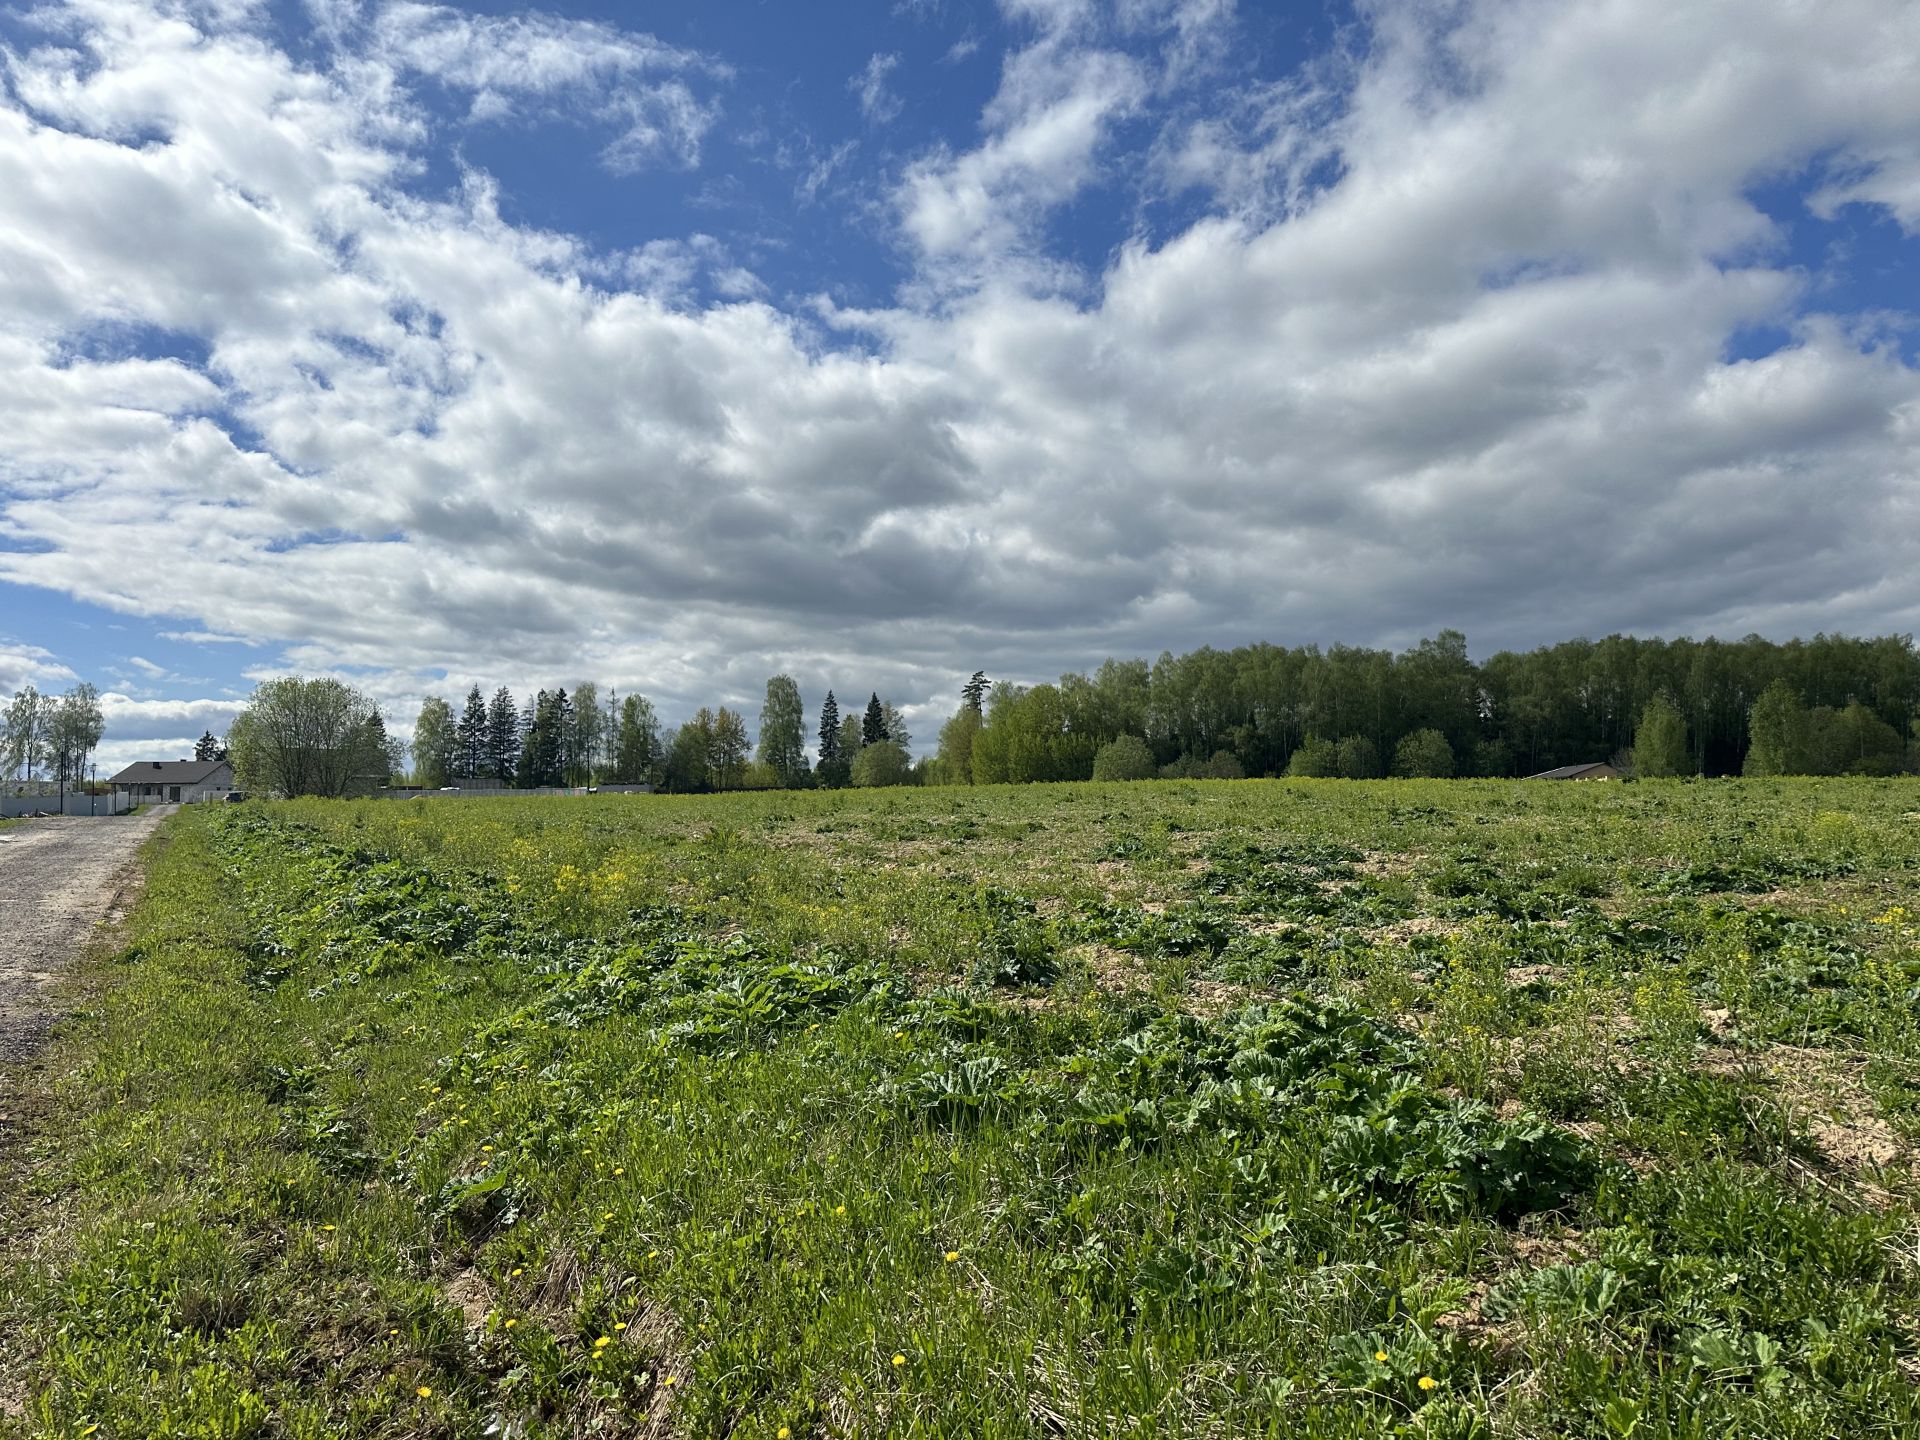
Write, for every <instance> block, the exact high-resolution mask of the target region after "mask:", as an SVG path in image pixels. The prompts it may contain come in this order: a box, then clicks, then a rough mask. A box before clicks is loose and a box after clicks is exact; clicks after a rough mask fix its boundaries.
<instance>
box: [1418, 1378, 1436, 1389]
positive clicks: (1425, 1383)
mask: <svg viewBox="0 0 1920 1440" xmlns="http://www.w3.org/2000/svg"><path fill="white" fill-rule="evenodd" d="M1439 1383H1440V1382H1439V1381H1438V1380H1436V1379H1434V1378H1433V1377H1432V1376H1431V1375H1422V1376H1421V1377H1420V1388H1421V1389H1422V1390H1431V1389H1433V1388H1434V1386H1436V1385H1438V1384H1439Z"/></svg>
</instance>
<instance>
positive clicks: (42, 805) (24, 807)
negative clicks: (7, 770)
mask: <svg viewBox="0 0 1920 1440" xmlns="http://www.w3.org/2000/svg"><path fill="white" fill-rule="evenodd" d="M132 808H133V802H132V801H130V800H129V799H128V798H127V797H126V796H125V795H69V796H67V801H66V807H65V808H64V809H62V808H61V804H60V797H59V796H58V795H0V820H10V819H12V818H13V817H14V816H16V815H124V814H125V813H126V812H127V811H129V810H131V809H132Z"/></svg>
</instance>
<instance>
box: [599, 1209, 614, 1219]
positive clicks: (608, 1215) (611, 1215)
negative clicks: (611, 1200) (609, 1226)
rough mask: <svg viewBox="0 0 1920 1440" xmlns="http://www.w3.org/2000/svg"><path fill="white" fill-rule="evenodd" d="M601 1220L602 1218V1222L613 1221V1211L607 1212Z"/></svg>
mask: <svg viewBox="0 0 1920 1440" xmlns="http://www.w3.org/2000/svg"><path fill="white" fill-rule="evenodd" d="M600 1218H601V1219H602V1220H611V1219H613V1211H611V1210H609V1211H607V1212H606V1213H605V1214H604V1215H602V1216H601V1217H600Z"/></svg>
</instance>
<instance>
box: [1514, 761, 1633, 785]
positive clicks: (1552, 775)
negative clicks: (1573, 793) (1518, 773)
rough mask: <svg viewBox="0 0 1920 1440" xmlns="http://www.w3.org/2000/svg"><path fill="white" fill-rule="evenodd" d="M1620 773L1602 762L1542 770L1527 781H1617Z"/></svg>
mask: <svg viewBox="0 0 1920 1440" xmlns="http://www.w3.org/2000/svg"><path fill="white" fill-rule="evenodd" d="M1619 778H1620V772H1619V771H1618V770H1616V769H1614V768H1613V766H1611V765H1609V764H1607V763H1606V762H1605V761H1604V760H1597V761H1595V762H1594V763H1593V764H1591V765H1562V766H1561V767H1560V768H1559V769H1558V770H1542V771H1541V772H1540V773H1539V774H1538V775H1529V776H1527V779H1529V780H1618V779H1619Z"/></svg>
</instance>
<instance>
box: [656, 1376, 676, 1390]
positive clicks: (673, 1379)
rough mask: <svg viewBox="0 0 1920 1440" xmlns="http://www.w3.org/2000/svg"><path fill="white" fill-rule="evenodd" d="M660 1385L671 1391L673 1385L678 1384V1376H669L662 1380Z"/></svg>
mask: <svg viewBox="0 0 1920 1440" xmlns="http://www.w3.org/2000/svg"><path fill="white" fill-rule="evenodd" d="M660 1383H661V1384H662V1385H665V1386H666V1387H667V1388H668V1389H672V1388H673V1387H674V1386H675V1385H678V1384H679V1383H680V1377H679V1376H678V1375H669V1376H667V1378H666V1379H664V1380H662V1381H661V1382H660Z"/></svg>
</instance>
